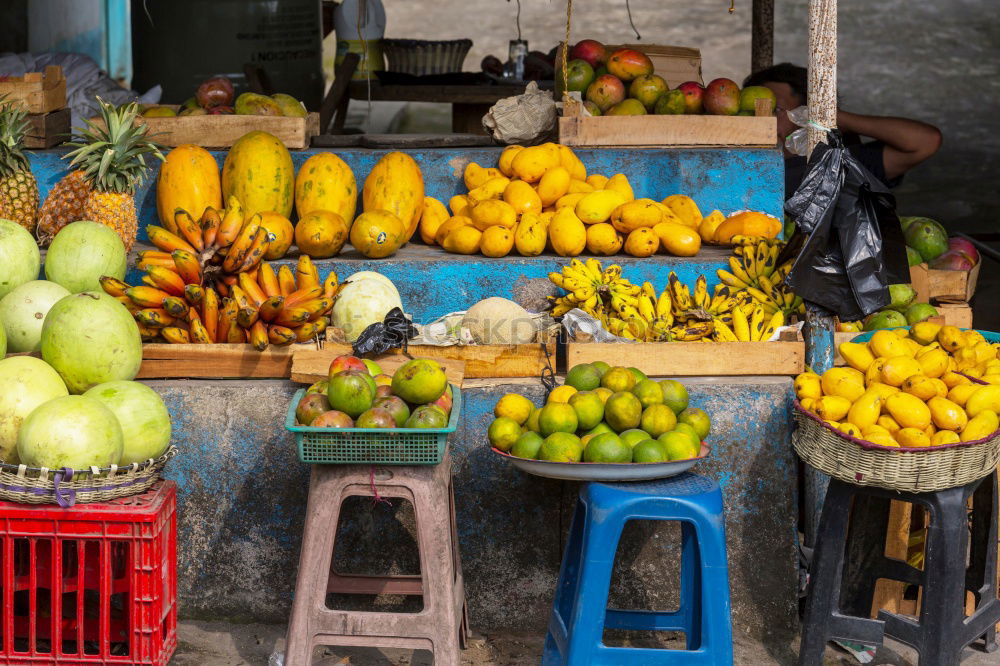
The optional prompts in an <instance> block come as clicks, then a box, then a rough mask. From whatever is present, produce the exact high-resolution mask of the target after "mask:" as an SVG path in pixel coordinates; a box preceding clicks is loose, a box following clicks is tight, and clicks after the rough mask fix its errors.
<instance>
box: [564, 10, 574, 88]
mask: <svg viewBox="0 0 1000 666" xmlns="http://www.w3.org/2000/svg"><path fill="white" fill-rule="evenodd" d="M572 20H573V0H566V39H565V40H563V45H562V82H563V102H565V103H569V101H570V96H569V66H568V65H567V63H568V62H569V32H570V24H571V23H572Z"/></svg>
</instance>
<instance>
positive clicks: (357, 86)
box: [349, 81, 527, 134]
mask: <svg viewBox="0 0 1000 666" xmlns="http://www.w3.org/2000/svg"><path fill="white" fill-rule="evenodd" d="M526 86H527V82H523V83H515V84H497V85H443V86H442V85H382V84H380V83H378V82H377V81H372V83H371V100H372V101H378V102H436V103H450V104H451V105H452V106H451V131H452V132H456V133H463V134H485V133H486V131H485V130H484V129H483V124H482V119H483V116H484V115H486V112H487V111H489V110H490V107H491V106H493V105H494V104H496V103H497V102H498V101H500V100H501V99H503V98H504V97H512V96H514V95H520V94H522V93H523V92H524V89H525V87H526ZM349 95H350V98H351V99H357V100H367V99H369V91H368V84H367V83H366V82H364V81H352V82H351V85H350V89H349Z"/></svg>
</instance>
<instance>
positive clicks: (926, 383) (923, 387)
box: [900, 374, 938, 401]
mask: <svg viewBox="0 0 1000 666" xmlns="http://www.w3.org/2000/svg"><path fill="white" fill-rule="evenodd" d="M900 388H901V389H902V390H903V391H905V392H907V393H909V394H910V395H914V396H916V397H918V398H920V399H921V400H924V401H927V400H930V399H931V398H933V397H934V396H936V395H937V394H938V391H937V387H936V386H934V381H933V380H932V379H931V378H930V377H924V376H923V375H920V374H917V375H911V376H910V377H907V378H906V380H905V381H904V382H903V385H902V386H901V387H900Z"/></svg>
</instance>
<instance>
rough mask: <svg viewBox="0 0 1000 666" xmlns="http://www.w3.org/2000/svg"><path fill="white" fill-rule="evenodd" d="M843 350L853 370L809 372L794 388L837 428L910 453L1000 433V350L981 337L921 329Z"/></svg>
mask: <svg viewBox="0 0 1000 666" xmlns="http://www.w3.org/2000/svg"><path fill="white" fill-rule="evenodd" d="M839 349H840V354H841V356H843V357H844V359H845V360H846V361H847V364H848V366H849V367H845V368H831V369H830V370H827V371H826V372H824V373H823V374H822V375H818V374H816V373H814V372H811V371H809V372H804V373H802V374H801V375H799V376H798V377H796V378H795V384H794V387H795V395H796V397H798V399H799V403H800V404H801V405H802V407H803V408H804V409H806V410H808V411H810V412H812V413H813V414H815V415H816V416H818V417H820V418H821V419H823V420H824V421H826V423H827V424H829V425H830V426H831V427H833V428H836V429H838V430H840V431H842V432H844V433H846V434H848V435H850V436H852V437H856V438H859V439H863V440H866V441H869V442H872V443H873V444H878V445H880V446H891V447H905V448H919V447H928V446H943V445H947V444H955V443H958V442H971V441H976V440H980V439H983V438H986V437H989V436H991V435H993V434H994V433H995V432H996V431H997V430H998V429H1000V421H998V418H997V414H998V413H1000V359H998V358H997V352H998V349H1000V344H990V343H988V342H987V341H986V340H985V338H983V336H982V335H981V334H980V333H979V332H977V331H962V330H960V329H958V328H956V327H954V326H940V325H938V324H933V323H930V322H921V323H919V324H916V325H915V326H913V327H912V329H910V330H909V331H907V330H906V329H896V330H892V331H886V330H881V331H876V332H875V334H874V335H873V336H872V338H871V340H870V341H869V342H867V343H855V342H845V343H843V344H841V345H840V347H839ZM973 376H974V377H981V378H982V381H986V382H988V384H978V383H974V382H973V381H972V379H970V377H973Z"/></svg>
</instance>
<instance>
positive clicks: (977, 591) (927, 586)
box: [799, 472, 1000, 666]
mask: <svg viewBox="0 0 1000 666" xmlns="http://www.w3.org/2000/svg"><path fill="white" fill-rule="evenodd" d="M969 497H972V498H973V510H972V520H971V543H972V548H971V551H972V552H971V557H969V537H970V524H969V517H968V509H967V506H966V504H967V502H968V499H969ZM852 500H853V509H852V506H851V505H852ZM892 500H899V501H902V502H911V503H913V504H919V505H921V506H923V507H925V508H926V509H927V510H928V511H929V512H930V525H929V527H928V528H927V538H926V542H925V543H926V547H925V548H926V549H925V554H924V568H923V570H920V569H916V568H914V567H911V566H910V565H908V564H907V563H905V562H901V561H899V560H895V559H891V558H887V557H885V546H886V541H885V539H886V531H887V528H888V524H889V504H890V502H891V501H892ZM852 512H853V516H854V520H851V519H850V516H851V514H852ZM997 515H998V509H997V474H996V472H994V473H993V474H991V475H990V476H987V477H985V478H983V479H981V480H979V481H976V482H975V483H970V484H969V485H966V486H961V487H958V488H950V489H948V490H942V491H938V492H933V493H901V492H896V491H893V490H884V489H881V488H871V487H864V486H855V485H853V484H849V483H844V482H842V481H838V480H837V479H833V480H831V481H830V487H829V489H828V490H827V492H826V500H825V501H824V504H823V515H822V517H821V518H820V525H819V535H818V537H817V540H816V549H815V554H814V559H813V564H812V572H811V576H810V581H809V598H808V600H807V602H806V615H805V622H804V625H803V630H802V646H801V648H800V651H799V666H813V665H814V664H822V663H823V652H824V650H825V649H826V643H827V641H829V640H832V639H841V640H849V641H859V642H862V643H868V644H874V645H881V644H882V640H883V637H884V636H889V637H891V638H894V639H896V640H897V641H900V642H901V643H906V644H907V645H910V646H911V647H913V648H914V649H916V650H917V652H918V653H919V654H920V664H921V666H924V664H928V665H932V666H958V664H959V663H960V662H961V655H962V650H963V649H964V648H965V647H966V646H967V645H969V644H971V643H972V642H973V641H975V640H977V639H979V638H980V637H982V638H984V641H985V650H986V652H993V651H994V650H996V649H997V647H998V645H997V637H996V624H997V623H998V622H1000V601H998V599H997ZM880 578H883V579H889V580H895V581H902V582H904V583H909V584H911V585H919V586H921V587H922V588H923V599H922V604H921V609H920V618H919V621H914V620H913V619H911V618H909V617H906V616H903V615H898V614H895V613H889V612H886V611H879V614H878V619H877V620H872V619H869V615H870V612H871V607H872V602H873V598H874V595H875V583H876V581H877V580H878V579H880ZM966 590H968V591H971V592H972V593H973V595H974V596H975V600H976V610H975V612H974V613H973V614H972V615H971V616H970V617H968V618H966V617H965V597H966V594H965V593H966Z"/></svg>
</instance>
